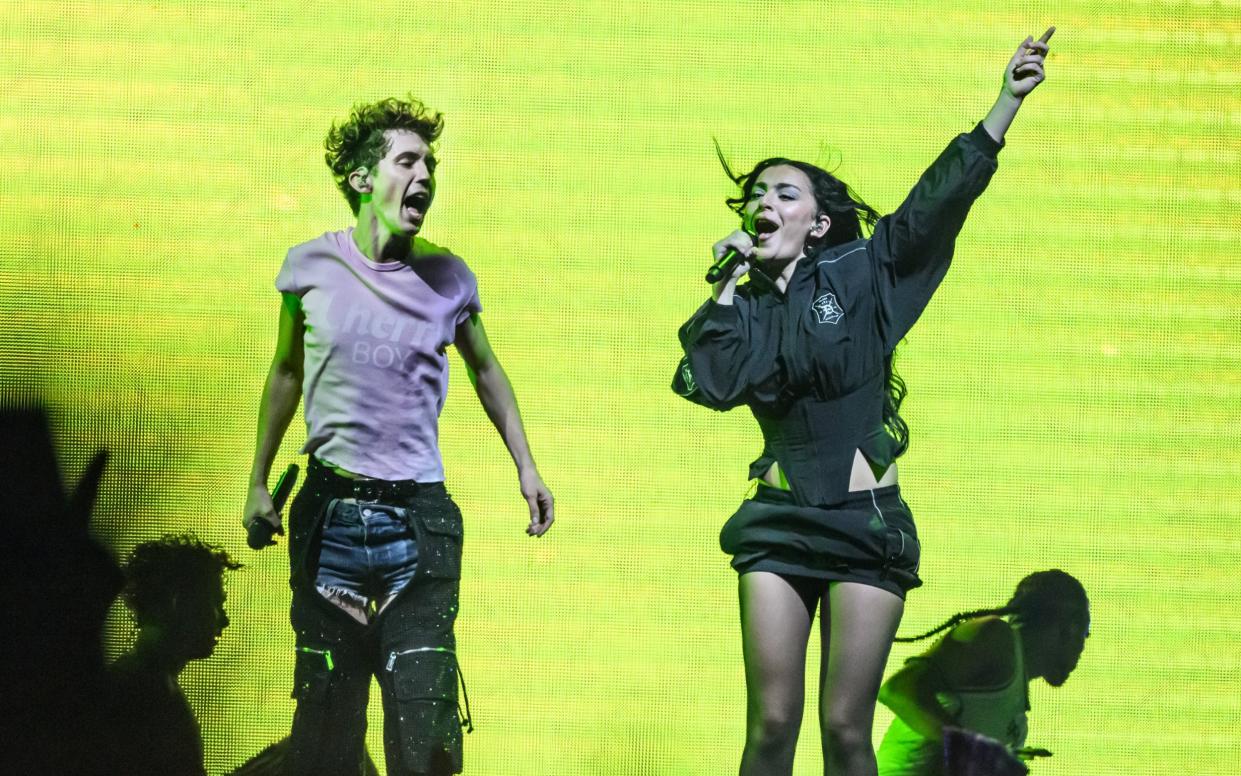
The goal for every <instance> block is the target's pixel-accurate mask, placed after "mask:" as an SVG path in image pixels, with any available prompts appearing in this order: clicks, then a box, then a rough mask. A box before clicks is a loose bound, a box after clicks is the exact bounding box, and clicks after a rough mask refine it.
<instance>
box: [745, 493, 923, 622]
mask: <svg viewBox="0 0 1241 776" xmlns="http://www.w3.org/2000/svg"><path fill="white" fill-rule="evenodd" d="M720 548H721V549H723V550H724V552H726V553H728V554H729V555H731V556H733V560H732V567H733V568H734V569H736V571H737V573H738V574H745V573H747V572H750V571H770V572H774V573H776V574H782V575H786V576H797V577H810V578H813V579H823V580H828V581H832V582H861V583H862V584H866V585H871V586H872V587H878V588H881V589H883V590H887V591H888V592H890V593H893V594H894V595H898V596H900V597H901V598H902V599H903V598H904V597H905V593H906V592H908V591H909V590H912V589H913V588H915V587H918V586H919V585H921V584H922V580H921V579H919V578H918V560H919V557H920V555H921V547H920V545H919V544H918V532H917V529H915V528H914V521H913V515H912V514H911V513H910V511H909V506H908V505H907V504H906V503H905V501H904V500H903V499H902V498H901V493H900V487H899V486H897V485H891V486H889V487H885V488H876V489H874V490H867V491H859V492H856V493H850V494H848V497H847V498H845V500H843V501H841V502H839V503H836V504H829V505H825V506H822V507H806V506H798V505H797V504H796V503H795V502H794V501H793V494H792V493H790V492H788V491H786V490H781V489H780V488H773V487H771V486H770V485H767V484H764V483H761V482H760V483H759V485H758V490H757V491H756V492H755V494H754V497H753V498H749V499H746V500H745V501H743V502H741V507H740V509H738V510H737V511H736V512H735V513H734V514H733V516H732V517H730V518H728V522H726V523H724V527H723V528H722V529H721V530H720Z"/></svg>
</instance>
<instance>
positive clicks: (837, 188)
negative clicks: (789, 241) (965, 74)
mask: <svg viewBox="0 0 1241 776" xmlns="http://www.w3.org/2000/svg"><path fill="white" fill-rule="evenodd" d="M715 154H716V156H718V157H719V160H720V165H721V166H723V168H724V174H725V175H727V176H728V177H729V178H730V179H731V180H732V182H733V183H735V184H737V187H738V188H739V189H741V193H740V194H739V195H738V196H736V197H729V198H728V199H726V200H724V202H725V203H726V204H727V205H728V207H729V208H731V209H732V210H733V212H735V213H737V215H743V211H744V210H745V203H746V202H748V201H749V200H750V193H751V191H753V189H754V183H755V181H757V180H758V176H759V175H760V174H761V173H762V172H763V170H766V169H767V168H768V167H775V166H776V165H781V164H783V165H788V166H789V167H796V168H797V169H799V170H801V171H802V172H804V173H805V174H806V177H807V178H809V179H810V187H811V188H812V189H813V194H814V201H815V203H816V204H817V205H818V207H819V213H821V214H824V215H826V216H827V217H828V218H830V219H831V226H829V227H828V229H827V234H825V235H823V236H822V237H810V236H807V237H806V258H808V259H810V258H813V257H814V256H817V255H818V254H819V253H820V252H821V251H823V250H825V249H827V248H832V247H834V246H837V245H844V244H845V243H847V242H852V241H854V240H856V239H858V238H859V237H862V236H863V229H865V234H867V235H869V234H871V233H873V232H874V231H875V224H876V223H877V222H878V221H879V218H880V216H879V211H877V210H875V209H874V208H873V207H871V206H870V205H868V204H866V203H865V202H864V201H862V198H861V197H859V196H858V195H857V194H856V193H855V192H854V191H853V189H851V188H850V187H849V185H848V184H847V183H845V182H844V181H842V180H841V179H839V178H837V177H836V176H835V175H832V174H831V173H830V172H828V171H827V170H824V169H822V168H820V167H816V166H815V165H813V164H808V163H806V162H799V161H796V160H793V159H785V158H784V157H782V156H773V157H771V158H770V159H764V160H763V161H761V162H759V163H758V164H756V165H754V169H753V170H750V171H749V172H748V173H745V174H743V175H738V174H736V173H734V172H733V170H732V167H731V166H729V164H728V160H727V159H725V158H724V152H723V151H721V150H720V144H719V143H718V142H717V143H716V144H715ZM883 374H884V384H885V385H886V389H885V391H884V397H883V427H884V428H885V429H887V431H888V434H889V435H890V436H891V437H892V439H893V440H894V441H895V442H896V448H895V451H894V453H893V456H892V457H893V458H899V457H900V456H901V455H903V454H904V453H905V451H906V450H908V449H909V426H907V425H906V424H905V421H904V419H903V418H901V415H900V410H901V402H902V401H904V400H905V394H906V393H908V389H907V388H906V387H905V381H904V380H902V379H901V376H900V375H898V374H897V373H896V369H895V367H894V366H893V363H892V354H891V353H889V354H888V356H887V358H885V359H884V361H883Z"/></svg>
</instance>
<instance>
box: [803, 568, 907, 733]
mask: <svg viewBox="0 0 1241 776" xmlns="http://www.w3.org/2000/svg"><path fill="white" fill-rule="evenodd" d="M904 610H905V602H904V600H902V599H901V597H900V596H898V595H895V594H893V593H890V592H888V591H887V590H883V589H881V588H878V587H874V586H871V585H866V584H863V583H860V582H835V583H833V584H832V585H831V587H830V588H829V589H828V591H827V593H826V595H824V597H823V617H822V622H821V623H820V626H819V629H820V631H821V636H822V639H823V657H822V659H823V664H822V668H821V672H820V677H819V686H820V693H819V708H820V714H821V717H822V720H823V722H824V724H832V723H833V722H834V721H835V722H841V721H848V720H854V721H856V723H857V724H859V725H868V723H869V720H870V719H872V717H873V715H874V709H875V698H876V697H877V696H878V694H879V685H880V684H881V683H882V681H883V669H884V667H885V666H886V665H887V662H888V653H889V652H890V651H891V649H892V639H893V638H894V637H895V636H896V629H897V626H898V625H900V622H901V614H902V613H903V612H904Z"/></svg>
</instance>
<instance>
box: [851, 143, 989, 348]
mask: <svg viewBox="0 0 1241 776" xmlns="http://www.w3.org/2000/svg"><path fill="white" fill-rule="evenodd" d="M1002 147H1003V143H997V142H996V141H995V140H994V139H992V137H991V136H990V135H988V134H987V131H986V130H985V129H983V127H982V124H979V125H978V126H976V127H975V128H974V130H973V131H972V132H969V133H967V134H962V135H958V136H957V137H956V138H955V139H953V141H952V142H951V143H949V144H948V147H947V148H945V149H944V151H943V153H941V154H940V155H939V158H938V159H936V160H935V161H934V162H933V163H932V164H931V166H930V167H929V168H928V169H927V171H926V172H924V173H922V177H921V178H919V179H918V182H917V184H915V185H914V187H913V190H912V191H910V192H909V196H907V197H906V198H905V201H904V202H902V203H901V206H900V207H898V208H897V209H896V212H894V213H892V214H890V215H887V216H884V217H883V218H881V219H879V223H878V224H876V225H875V233H874V235H873V236H872V237H871V240H870V242H869V243H868V245H867V249H868V251H869V253H870V260H871V266H872V272H873V278H874V286H875V296H876V299H877V301H878V313H879V329H880V333H881V335H882V336H883V340H884V345H885V352H891V351H892V349H893V348H895V347H896V344H897V343H898V342H900V341H901V339H902V338H904V336H905V335H906V334H907V333H908V332H909V330H910V329H911V328H912V327H913V325H914V323H915V322H916V321H917V320H918V317H919V316H920V315H922V311H923V310H924V309H926V306H927V303H928V302H930V301H931V296H932V294H934V293H935V289H936V288H938V287H939V284H940V282H941V281H943V279H944V275H945V274H947V272H948V265H949V263H950V262H951V261H952V252H953V249H954V247H955V245H956V239H957V234H959V233H960V231H961V227H962V226H963V225H964V224H965V217H966V215H968V214H969V211H970V206H971V205H973V203H974V200H975V199H976V198H977V197H978V196H979V195H980V194H982V192H983V190H984V189H985V188H986V187H987V183H988V182H989V181H990V180H991V175H992V174H993V173H994V172H995V169H996V156H997V154H998V153H999V151H1000V148H1002Z"/></svg>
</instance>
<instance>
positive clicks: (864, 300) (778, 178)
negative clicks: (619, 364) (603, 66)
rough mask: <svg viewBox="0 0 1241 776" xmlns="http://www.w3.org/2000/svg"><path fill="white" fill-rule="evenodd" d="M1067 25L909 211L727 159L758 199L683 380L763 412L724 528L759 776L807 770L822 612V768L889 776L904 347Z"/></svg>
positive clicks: (949, 154)
mask: <svg viewBox="0 0 1241 776" xmlns="http://www.w3.org/2000/svg"><path fill="white" fill-rule="evenodd" d="M1051 32H1052V30H1048V32H1047V34H1046V35H1044V36H1043V39H1042V40H1038V41H1035V40H1033V39H1031V38H1027V39H1026V40H1025V41H1024V42H1023V43H1022V44H1021V46H1020V47H1019V48H1018V49H1017V53H1016V54H1015V55H1014V56H1013V58H1012V59H1011V61H1010V62H1009V63H1008V66H1007V68H1006V69H1005V72H1004V84H1003V88H1002V90H1001V92H1000V96H999V98H998V99H997V100H996V102H995V105H994V106H993V107H992V108H991V111H990V112H989V113H988V114H987V116H986V118H984V119H983V120H982V122H981V123H980V124H979V125H978V126H977V127H975V128H974V130H973V131H971V132H969V133H967V134H962V135H959V136H958V137H957V138H956V139H954V140H953V141H952V142H951V143H949V145H948V147H947V148H946V149H945V150H944V152H943V153H942V154H940V156H939V158H938V159H936V160H935V162H934V163H933V164H932V165H931V167H930V168H929V169H928V170H927V171H926V172H925V173H924V174H923V175H922V177H921V179H920V180H919V181H918V183H917V184H916V185H915V186H914V188H913V191H912V192H910V194H909V196H908V197H907V198H906V200H905V202H904V203H902V204H901V206H900V207H899V208H897V210H896V212H895V213H892V214H891V215H888V216H884V217H882V218H880V217H879V214H878V213H877V212H876V211H875V210H873V209H872V208H870V207H869V206H868V205H866V204H865V203H864V202H862V201H861V200H860V199H859V198H858V197H857V196H856V195H854V194H853V192H852V191H851V190H850V189H849V187H848V186H846V185H845V184H844V183H843V182H841V181H840V180H838V179H836V178H835V177H833V176H832V175H831V174H829V173H827V172H825V171H823V170H821V169H819V168H817V167H815V166H813V165H810V164H806V163H804V162H797V161H792V160H789V159H783V158H774V159H766V160H764V161H762V162H759V163H758V165H757V166H756V167H755V168H754V169H753V170H751V171H750V172H749V173H748V174H746V175H741V176H735V175H733V174H732V171H731V170H729V169H728V165H727V163H725V165H724V166H725V170H726V171H727V172H728V174H729V176H730V177H732V178H733V180H734V181H736V182H737V184H738V186H739V187H740V190H741V191H740V196H738V197H737V198H735V199H730V200H729V201H728V202H729V205H730V206H731V207H732V208H733V209H734V210H735V211H737V213H738V214H739V215H740V216H741V222H742V228H741V229H739V230H737V231H735V232H733V233H732V234H730V235H729V236H728V237H725V238H724V239H723V240H721V241H720V242H718V243H716V244H715V247H714V251H715V256H716V259H717V260H718V259H720V258H722V257H724V256H725V255H726V253H727V252H728V251H729V250H730V249H731V250H735V251H736V252H737V253H738V254H739V255H740V257H741V260H740V262H739V263H738V264H737V265H736V266H735V268H734V269H733V270H732V271H731V273H729V274H726V276H725V278H724V279H723V280H722V281H720V282H718V283H717V284H716V285H715V286H714V287H713V289H712V295H711V299H710V300H709V301H707V302H706V303H704V304H703V306H702V307H701V308H699V310H698V311H697V312H696V313H694V315H693V317H691V318H690V319H689V321H687V322H686V323H685V325H684V326H682V327H681V331H680V339H681V344H682V346H683V348H684V351H685V357H684V358H683V359H682V361H681V364H680V367H679V368H678V370H677V374H676V377H675V378H674V382H673V387H674V389H675V390H676V391H677V392H678V393H680V394H681V395H682V396H684V397H685V398H687V399H689V400H691V401H694V402H697V403H699V404H702V405H705V406H707V407H711V408H712V409H716V410H728V409H731V408H733V407H737V406H740V405H743V404H744V405H746V406H748V407H749V408H750V411H751V412H752V413H753V414H754V417H755V419H756V420H757V421H758V424H759V427H760V428H761V429H762V433H763V439H764V449H763V453H762V455H761V456H760V457H759V458H758V460H757V461H755V462H754V464H753V465H752V466H751V468H750V475H751V477H753V478H756V479H757V480H758V483H757V489H756V492H755V494H754V496H753V497H752V498H750V499H747V500H746V501H744V502H743V503H742V505H741V508H740V509H738V510H737V512H736V513H735V514H734V515H733V516H732V517H731V518H729V520H728V521H727V523H726V524H725V525H724V528H723V530H722V531H721V533H720V545H721V547H722V548H723V549H724V551H725V552H727V553H729V554H730V555H732V556H733V560H732V565H733V568H735V569H736V570H737V573H738V574H739V597H740V604H741V632H742V648H743V653H744V657H745V674H746V687H747V694H748V704H747V715H746V716H747V725H746V743H745V751H744V753H743V755H742V759H741V771H740V772H741V774H742V776H747V775H750V774H762V776H772V775H773V774H789V773H791V772H792V768H793V753H794V750H795V748H796V743H797V733H798V730H799V728H800V725H801V716H802V706H803V701H804V698H803V687H804V686H805V680H804V677H805V662H806V643H807V640H808V638H809V634H810V624H811V620H812V619H813V617H814V613H815V609H816V607H818V606H820V605H821V606H822V613H823V614H822V628H821V631H822V640H823V645H822V654H823V664H822V667H821V670H820V698H821V700H820V707H819V723H820V727H821V730H822V738H823V757H824V764H825V765H824V767H825V770H826V772H828V773H831V774H833V776H840V775H841V774H848V775H849V776H857V775H861V774H865V775H866V776H874V774H875V754H874V750H873V749H872V747H871V727H872V723H873V717H874V710H875V698H876V695H877V693H878V690H879V684H880V681H881V680H882V678H883V669H884V664H885V663H886V661H887V657H888V651H889V649H890V648H891V644H892V638H893V636H894V635H895V632H896V627H897V625H898V623H899V622H900V618H901V612H902V610H903V608H904V598H905V593H906V592H907V591H908V590H910V589H911V588H914V587H917V586H918V585H920V584H921V581H920V580H919V579H918V576H917V570H918V557H919V546H918V539H917V532H916V530H915V528H914V524H913V519H912V516H911V514H910V511H909V508H908V506H907V505H906V504H905V502H904V501H903V500H902V499H901V496H900V490H899V487H898V485H897V476H896V464H895V460H896V458H897V457H899V456H900V455H901V454H902V453H904V452H905V449H906V447H907V445H908V436H909V435H908V429H907V428H906V426H905V423H904V422H903V421H902V420H901V418H900V415H899V414H898V410H899V408H900V403H901V399H902V398H903V397H904V395H905V385H904V383H903V382H902V381H901V380H900V378H898V377H897V376H896V375H895V374H894V373H893V371H892V351H893V348H895V347H896V344H897V343H898V342H900V340H901V339H902V338H903V337H904V336H905V334H906V333H907V332H908V331H909V329H910V328H911V327H912V326H913V324H914V322H915V321H917V320H918V316H919V315H920V314H921V313H922V310H923V309H924V308H925V307H926V305H927V303H928V302H929V301H930V299H931V295H932V294H933V293H934V292H935V289H936V288H937V287H938V286H939V284H940V281H942V280H943V278H944V274H945V273H946V272H947V271H948V264H949V262H950V260H951V258H952V252H953V245H954V243H955V241H956V236H957V234H958V232H960V230H961V227H962V225H963V224H964V222H965V217H966V214H967V213H968V212H969V209H970V206H971V205H972V203H973V201H974V200H975V199H976V198H977V197H978V195H979V194H981V193H982V191H983V189H984V188H986V186H987V182H988V181H989V180H990V178H991V175H992V173H994V172H995V169H996V155H997V154H998V152H999V150H1000V148H1001V146H1002V145H1003V138H1004V133H1005V131H1006V130H1007V129H1008V127H1009V125H1010V124H1011V123H1012V120H1013V118H1014V116H1015V115H1016V113H1017V110H1018V108H1020V107H1021V103H1022V100H1023V99H1024V98H1025V96H1026V95H1027V94H1029V93H1030V92H1031V91H1032V90H1033V89H1034V88H1035V87H1036V86H1037V85H1038V84H1039V83H1041V82H1042V81H1043V78H1044V73H1043V59H1044V56H1045V55H1046V53H1047V50H1048V47H1047V40H1048V39H1049V38H1050V35H1051ZM721 161H723V159H722V157H721ZM863 225H865V226H866V227H867V228H868V230H869V231H870V232H871V235H870V237H869V238H865V237H864V236H863V233H862V227H863ZM752 268H753V271H751V269H752ZM747 273H749V275H750V282H749V283H747V284H745V285H741V286H738V285H737V281H738V280H739V279H740V278H741V277H742V276H744V275H746V274H747Z"/></svg>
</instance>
